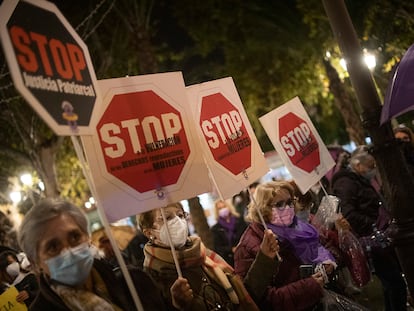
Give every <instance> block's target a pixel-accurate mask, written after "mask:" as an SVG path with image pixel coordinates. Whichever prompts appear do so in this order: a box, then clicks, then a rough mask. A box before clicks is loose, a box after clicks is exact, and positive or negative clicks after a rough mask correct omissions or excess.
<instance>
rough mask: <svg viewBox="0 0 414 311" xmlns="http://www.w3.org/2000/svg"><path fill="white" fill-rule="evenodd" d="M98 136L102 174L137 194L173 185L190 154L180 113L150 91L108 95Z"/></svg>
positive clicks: (98, 127) (99, 124)
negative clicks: (110, 97) (105, 172)
mask: <svg viewBox="0 0 414 311" xmlns="http://www.w3.org/2000/svg"><path fill="white" fill-rule="evenodd" d="M97 132H98V136H99V142H100V145H101V148H102V153H103V157H104V161H105V166H106V170H107V172H108V173H109V174H111V175H113V176H115V177H116V178H117V179H119V180H120V181H122V182H124V183H125V184H127V185H129V186H130V187H131V188H133V189H135V190H136V191H138V192H141V193H143V192H146V191H149V190H153V189H161V188H163V187H165V186H169V185H172V184H175V183H176V182H177V180H178V179H179V177H180V175H181V172H182V171H183V168H184V166H185V163H186V160H187V159H188V157H189V155H190V147H189V143H188V140H187V136H186V135H185V130H184V127H183V121H182V117H181V114H180V113H179V111H177V110H176V109H175V108H174V107H172V106H171V105H170V104H168V102H166V101H165V100H164V99H163V98H161V97H160V96H159V95H157V94H156V93H155V92H154V91H152V90H146V91H139V92H132V93H125V94H119V95H115V96H113V97H112V99H111V101H110V103H109V104H108V106H107V108H106V110H105V111H104V113H103V114H102V117H101V119H100V121H99V122H98V125H97Z"/></svg>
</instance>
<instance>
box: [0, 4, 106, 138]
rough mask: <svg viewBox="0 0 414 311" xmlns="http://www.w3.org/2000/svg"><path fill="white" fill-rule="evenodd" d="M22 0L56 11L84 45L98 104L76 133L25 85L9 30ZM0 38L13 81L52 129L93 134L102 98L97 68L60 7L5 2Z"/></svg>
mask: <svg viewBox="0 0 414 311" xmlns="http://www.w3.org/2000/svg"><path fill="white" fill-rule="evenodd" d="M20 1H25V2H27V3H30V4H32V5H34V6H37V7H41V8H43V9H45V10H47V11H50V12H52V13H54V14H55V15H56V16H57V17H58V19H59V20H60V21H61V23H62V24H63V25H64V26H65V28H66V30H67V31H68V32H69V33H70V34H71V35H72V37H73V39H74V40H75V41H76V43H77V44H78V45H79V46H80V47H81V49H82V52H83V53H84V56H85V61H86V65H87V68H89V69H91V68H92V70H89V74H90V77H91V82H92V85H93V86H94V88H95V96H96V98H95V107H94V108H96V109H94V110H93V113H92V115H91V119H90V122H89V126H78V127H77V129H78V131H77V132H76V133H73V131H72V130H71V128H70V126H69V125H59V124H58V123H57V122H56V121H55V120H54V119H53V118H52V117H51V116H50V114H49V112H48V111H47V110H46V109H45V108H44V107H43V105H42V104H41V103H40V102H39V101H38V100H37V98H36V97H35V96H33V95H32V93H31V92H30V91H29V90H28V89H27V88H26V87H25V86H24V81H23V76H22V74H21V71H20V67H19V64H18V62H17V58H16V55H15V53H14V51H13V44H12V42H11V39H10V36H9V33H8V31H7V23H8V21H9V19H10V17H11V16H12V14H13V12H14V10H15V8H16V6H17V4H18V3H19V2H20ZM0 37H1V42H2V45H3V49H4V52H5V53H4V54H5V57H6V59H7V63H8V66H9V70H10V75H11V77H12V79H13V83H14V86H15V88H16V89H17V90H18V91H19V93H20V94H22V96H23V97H24V98H25V99H26V100H27V101H28V102H29V103H30V104H31V106H32V107H33V109H34V110H35V111H36V112H37V113H38V114H39V115H40V116H41V117H42V119H43V120H44V121H45V122H46V123H47V124H48V125H49V126H50V127H51V128H52V130H53V131H54V132H55V133H56V134H57V135H67V136H68V135H74V134H76V135H90V134H92V133H93V132H94V127H95V125H96V122H97V110H98V109H97V107H96V106H99V105H98V103H99V101H100V99H101V98H100V94H99V90H98V89H97V87H96V86H97V81H98V80H97V79H96V74H95V70H94V67H93V64H92V60H91V57H90V55H89V50H88V47H87V45H86V44H85V43H84V42H83V40H82V39H81V37H80V36H79V35H78V34H77V32H76V31H75V30H74V29H73V27H72V25H71V24H70V23H69V22H68V21H67V20H66V18H65V17H64V16H63V14H62V13H61V12H60V11H59V9H58V8H57V7H56V6H55V5H54V4H53V3H51V2H49V1H38V0H9V1H3V3H2V5H1V6H0Z"/></svg>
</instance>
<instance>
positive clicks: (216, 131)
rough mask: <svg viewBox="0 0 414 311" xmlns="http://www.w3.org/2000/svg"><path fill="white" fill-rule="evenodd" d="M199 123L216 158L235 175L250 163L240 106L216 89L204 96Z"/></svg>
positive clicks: (249, 142)
mask: <svg viewBox="0 0 414 311" xmlns="http://www.w3.org/2000/svg"><path fill="white" fill-rule="evenodd" d="M200 127H201V130H202V132H203V134H204V138H205V140H206V142H207V144H208V146H209V148H210V151H211V153H212V155H213V157H214V159H215V161H216V162H218V163H219V164H221V165H222V166H223V167H225V168H226V169H227V170H229V171H230V172H231V173H233V174H234V175H238V174H240V173H241V172H243V171H244V170H246V169H247V168H249V167H250V166H251V139H250V136H249V133H248V132H247V130H246V127H245V125H244V123H243V119H242V117H241V114H240V112H239V110H238V109H237V108H236V107H235V106H233V104H232V103H231V102H230V101H229V100H228V99H227V98H225V97H224V96H223V94H221V93H215V94H211V95H208V96H205V97H203V99H202V103H201V112H200Z"/></svg>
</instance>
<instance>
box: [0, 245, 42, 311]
mask: <svg viewBox="0 0 414 311" xmlns="http://www.w3.org/2000/svg"><path fill="white" fill-rule="evenodd" d="M23 260H24V257H23ZM26 262H27V261H26ZM23 267H26V266H25V262H23V261H22V262H19V260H18V258H17V253H16V252H14V251H4V252H2V253H0V280H1V282H2V283H3V284H4V285H5V286H7V287H10V286H15V287H16V289H17V291H18V292H19V293H18V294H17V296H16V301H17V302H19V303H24V304H26V305H27V306H29V305H30V304H31V303H32V301H33V300H34V298H35V297H36V294H37V292H38V289H39V286H38V284H37V280H36V276H35V275H34V274H33V273H32V272H30V271H28V270H25V269H24V268H23Z"/></svg>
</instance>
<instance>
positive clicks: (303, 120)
mask: <svg viewBox="0 0 414 311" xmlns="http://www.w3.org/2000/svg"><path fill="white" fill-rule="evenodd" d="M259 120H260V122H261V123H262V125H263V127H264V129H265V131H266V133H267V135H268V136H269V138H270V140H271V141H272V144H273V146H274V147H275V149H276V151H277V152H278V154H279V155H280V157H281V158H282V160H283V163H284V164H285V166H286V167H287V169H288V170H289V172H290V174H291V175H292V177H293V179H294V180H295V182H296V184H297V185H298V187H299V189H300V190H301V191H302V193H305V192H306V191H308V190H309V188H310V187H311V186H313V185H314V184H315V183H317V182H318V181H319V180H320V179H321V178H322V177H323V176H324V175H325V174H326V173H327V172H328V171H329V170H330V169H331V168H332V167H333V166H334V165H335V162H334V161H333V159H332V156H331V155H330V153H329V151H328V149H327V148H326V146H325V144H324V143H323V141H322V139H321V138H320V136H319V134H318V132H317V131H316V129H315V127H314V126H313V124H312V121H311V120H310V118H309V116H308V114H307V113H306V111H305V109H304V108H303V105H302V103H301V102H300V100H299V98H298V97H295V98H294V99H292V100H290V101H289V102H287V103H285V104H284V105H282V106H280V107H278V108H276V109H275V110H273V111H271V112H269V113H267V114H266V115H264V116H262V117H261V118H259Z"/></svg>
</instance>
